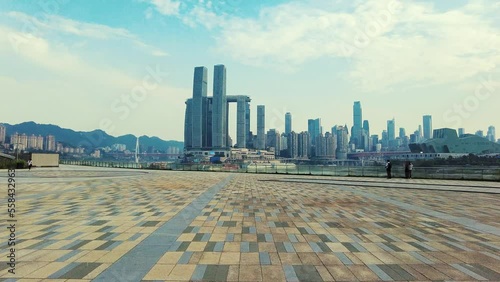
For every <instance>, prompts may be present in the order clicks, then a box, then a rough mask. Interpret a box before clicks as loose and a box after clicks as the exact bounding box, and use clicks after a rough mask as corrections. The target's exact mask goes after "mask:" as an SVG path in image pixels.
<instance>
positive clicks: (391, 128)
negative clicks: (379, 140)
mask: <svg viewBox="0 0 500 282" xmlns="http://www.w3.org/2000/svg"><path fill="white" fill-rule="evenodd" d="M387 139H388V140H389V142H390V141H392V140H395V139H396V120H395V119H391V120H388V121H387Z"/></svg>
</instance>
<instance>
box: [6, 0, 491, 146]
mask: <svg viewBox="0 0 500 282" xmlns="http://www.w3.org/2000/svg"><path fill="white" fill-rule="evenodd" d="M498 14H500V2H498V1H481V0H478V1H464V0H460V1H412V2H410V3H406V2H403V1H396V0H383V1H375V0H367V1H334V0H333V1H332V0H329V1H326V0H301V1H285V0H279V1H278V0H276V1H264V0H224V1H205V0H187V1H176V0H121V1H118V0H113V1H108V0H106V1H104V0H94V1H83V0H81V1H69V0H43V1H36V2H32V1H13V0H3V1H1V2H0V87H1V88H0V95H1V99H2V101H6V100H8V99H11V100H12V101H15V103H16V105H17V107H8V108H2V111H1V114H0V122H8V123H18V122H22V121H28V120H34V121H37V122H40V123H52V124H57V125H60V126H62V127H68V128H72V129H75V130H93V129H95V128H101V129H104V130H106V131H107V132H109V133H110V134H112V135H122V134H126V133H132V134H136V135H143V134H145V135H154V136H159V137H161V138H163V139H175V140H182V138H183V121H184V109H185V105H184V101H185V100H186V99H187V98H189V97H190V96H191V95H192V76H193V69H194V67H196V66H200V65H204V66H207V67H208V68H209V95H210V92H211V87H212V78H213V77H212V72H213V65H215V64H225V65H226V67H227V71H228V78H227V79H228V82H227V83H228V84H227V89H228V94H244V95H249V96H251V98H252V111H253V115H252V128H253V129H254V131H255V124H256V116H255V112H256V106H257V105H260V104H263V105H266V122H267V124H266V128H267V129H270V128H277V129H278V130H280V131H283V130H284V114H285V113H286V112H288V111H289V112H291V113H292V116H293V129H294V130H295V131H302V130H306V129H307V119H309V118H318V117H319V118H321V119H322V125H323V128H324V131H329V130H330V128H331V127H332V126H333V125H336V124H347V125H348V126H351V125H352V104H353V102H354V101H357V100H360V101H361V104H362V107H363V119H368V120H369V121H370V125H371V129H372V132H371V133H372V134H380V133H381V131H382V130H383V129H385V128H386V121H387V120H389V119H392V118H395V119H396V127H404V128H406V131H407V133H408V134H410V133H412V132H413V131H414V130H416V129H417V127H418V125H419V124H422V115H425V114H431V115H432V116H433V122H434V128H440V127H451V128H457V127H465V129H466V131H467V132H471V133H473V132H475V131H476V130H478V129H481V130H484V131H486V129H487V127H488V126H490V125H494V126H496V127H497V128H499V127H500V115H499V114H498V105H500V70H499V67H498V66H499V63H500V54H499V50H500V35H499V34H500V32H499V31H500V20H499V19H498V16H497V15H498ZM2 104H3V103H2ZM19 109H21V110H22V113H21V114H20V113H19ZM234 111H235V109H234V107H233V108H232V115H233V118H232V120H231V123H230V131H231V132H233V134H232V135H233V137H234V131H235V124H236V120H235V118H234ZM497 138H498V137H497Z"/></svg>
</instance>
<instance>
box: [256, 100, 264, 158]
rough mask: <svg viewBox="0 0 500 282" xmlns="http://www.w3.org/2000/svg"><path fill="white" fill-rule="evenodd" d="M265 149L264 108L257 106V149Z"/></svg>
mask: <svg viewBox="0 0 500 282" xmlns="http://www.w3.org/2000/svg"><path fill="white" fill-rule="evenodd" d="M265 148H266V107H265V106H264V105H258V106H257V149H259V150H264V149H265Z"/></svg>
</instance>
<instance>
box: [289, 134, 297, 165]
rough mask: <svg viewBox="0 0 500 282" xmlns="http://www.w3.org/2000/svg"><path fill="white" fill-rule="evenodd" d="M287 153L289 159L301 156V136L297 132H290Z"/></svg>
mask: <svg viewBox="0 0 500 282" xmlns="http://www.w3.org/2000/svg"><path fill="white" fill-rule="evenodd" d="M287 141H288V144H287V147H288V149H287V151H288V157H289V158H292V159H294V158H297V157H298V155H299V135H298V134H297V133H295V131H292V132H290V134H288V137H287Z"/></svg>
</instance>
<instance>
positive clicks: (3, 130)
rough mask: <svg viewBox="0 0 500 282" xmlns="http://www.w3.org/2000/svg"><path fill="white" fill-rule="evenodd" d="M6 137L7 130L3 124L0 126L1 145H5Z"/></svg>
mask: <svg viewBox="0 0 500 282" xmlns="http://www.w3.org/2000/svg"><path fill="white" fill-rule="evenodd" d="M6 136H7V129H6V128H5V126H4V125H3V124H0V144H5V137H6Z"/></svg>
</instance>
